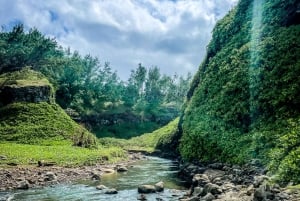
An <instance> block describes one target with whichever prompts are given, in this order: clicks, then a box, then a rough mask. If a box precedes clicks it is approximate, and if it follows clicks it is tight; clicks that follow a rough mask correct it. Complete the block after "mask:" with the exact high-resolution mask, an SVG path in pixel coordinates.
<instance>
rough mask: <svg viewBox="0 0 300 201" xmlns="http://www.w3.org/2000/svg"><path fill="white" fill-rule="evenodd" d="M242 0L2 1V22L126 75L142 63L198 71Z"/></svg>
mask: <svg viewBox="0 0 300 201" xmlns="http://www.w3.org/2000/svg"><path fill="white" fill-rule="evenodd" d="M237 1H238V0H182V1H171V0H0V25H2V26H4V27H7V28H9V27H10V26H12V25H13V24H15V23H18V22H21V23H23V24H24V25H25V26H26V27H29V28H30V27H36V28H38V29H39V30H40V31H41V32H42V33H43V34H45V35H47V36H50V37H55V38H56V40H57V41H58V43H59V44H60V45H62V46H64V47H70V48H71V50H78V51H79V52H80V53H81V54H91V55H93V56H97V57H99V59H100V61H102V63H104V62H106V61H108V62H110V64H111V67H112V68H113V69H114V70H117V71H118V74H119V76H120V77H121V78H122V79H127V77H128V75H129V73H130V70H131V69H134V68H136V67H137V65H138V63H142V64H143V65H144V66H146V67H151V66H158V67H159V68H160V69H161V71H162V72H163V73H167V74H170V75H172V74H174V73H175V72H176V73H177V74H180V75H181V74H182V75H185V74H186V73H187V72H191V73H194V72H196V70H197V68H198V66H199V64H200V63H201V61H202V59H203V57H204V55H205V51H206V46H207V44H208V42H209V40H210V38H211V31H212V29H213V27H214V25H215V23H216V22H217V20H219V19H220V18H222V17H223V16H224V15H225V14H226V13H227V12H228V11H229V10H230V9H231V8H233V6H234V5H236V3H237Z"/></svg>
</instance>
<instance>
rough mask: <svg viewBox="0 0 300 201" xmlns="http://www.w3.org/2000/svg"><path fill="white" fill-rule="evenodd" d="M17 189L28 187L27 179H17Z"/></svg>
mask: <svg viewBox="0 0 300 201" xmlns="http://www.w3.org/2000/svg"><path fill="white" fill-rule="evenodd" d="M17 189H23V190H26V189H29V182H28V181H27V180H23V181H19V182H18V186H17Z"/></svg>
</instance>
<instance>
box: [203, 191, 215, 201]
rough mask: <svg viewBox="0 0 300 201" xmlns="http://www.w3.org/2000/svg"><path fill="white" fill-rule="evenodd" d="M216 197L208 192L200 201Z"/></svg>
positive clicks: (207, 200) (210, 200)
mask: <svg viewBox="0 0 300 201" xmlns="http://www.w3.org/2000/svg"><path fill="white" fill-rule="evenodd" d="M214 199H215V196H213V195H212V194H211V193H207V194H206V195H205V196H204V197H202V198H201V199H200V201H212V200H214Z"/></svg>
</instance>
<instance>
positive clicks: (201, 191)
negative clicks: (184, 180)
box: [193, 186, 204, 196]
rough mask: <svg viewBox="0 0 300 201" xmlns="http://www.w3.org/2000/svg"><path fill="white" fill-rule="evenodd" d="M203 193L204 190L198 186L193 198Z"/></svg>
mask: <svg viewBox="0 0 300 201" xmlns="http://www.w3.org/2000/svg"><path fill="white" fill-rule="evenodd" d="M203 192H204V189H203V188H202V187H199V186H197V187H195V188H194V192H193V196H200V195H202V194H203Z"/></svg>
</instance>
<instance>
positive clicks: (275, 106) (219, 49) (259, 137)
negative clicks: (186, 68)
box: [179, 0, 300, 183]
mask: <svg viewBox="0 0 300 201" xmlns="http://www.w3.org/2000/svg"><path fill="white" fill-rule="evenodd" d="M299 4H300V3H299V1H296V0H241V1H240V2H239V3H238V5H237V6H236V7H235V8H234V9H232V10H231V11H230V12H229V13H228V14H227V15H226V16H225V17H224V18H223V19H222V20H220V21H219V22H218V23H217V25H216V26H215V28H214V30H213V36H212V39H211V41H210V43H209V45H208V47H207V56H206V57H205V59H204V61H203V62H202V64H201V65H200V67H199V70H198V72H197V74H196V75H195V77H194V79H193V82H192V84H191V87H190V90H189V92H188V96H187V102H186V103H185V107H184V114H183V115H182V117H181V120H180V122H181V123H180V125H179V126H180V131H181V132H182V133H181V134H182V137H181V143H180V152H181V155H182V156H183V157H184V158H185V159H187V160H200V161H206V162H212V161H222V162H230V163H244V162H247V161H248V160H250V159H252V158H259V159H262V162H263V163H264V164H265V165H266V166H267V167H268V168H269V170H270V172H271V173H273V174H276V175H277V176H278V178H279V179H280V180H281V181H293V182H295V183H299V182H300V179H299V178H300V129H299V128H300V107H299V105H300V79H299V76H300V37H299V36H300V25H299V20H298V19H299V13H300V5H299Z"/></svg>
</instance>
